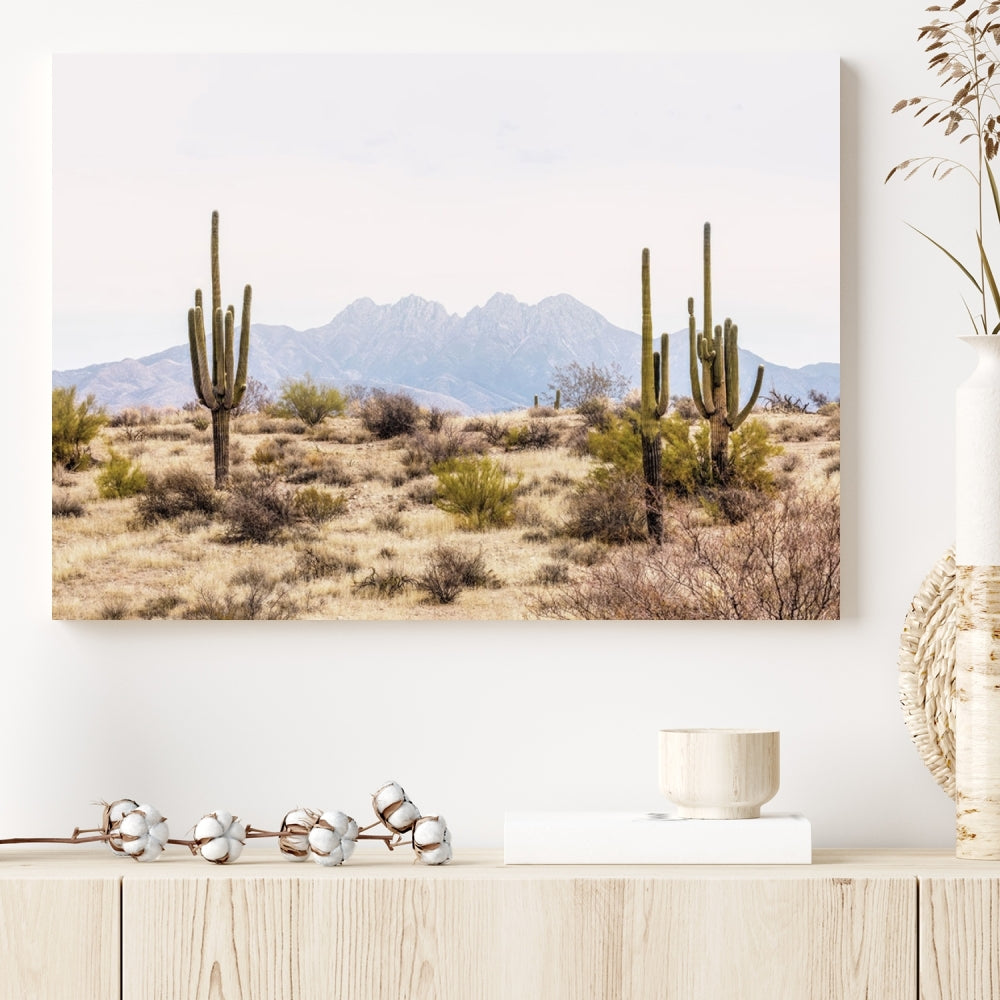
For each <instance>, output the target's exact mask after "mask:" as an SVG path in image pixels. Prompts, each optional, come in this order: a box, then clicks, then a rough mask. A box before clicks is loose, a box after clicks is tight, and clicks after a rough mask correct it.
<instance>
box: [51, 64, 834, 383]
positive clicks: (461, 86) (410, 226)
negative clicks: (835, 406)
mask: <svg viewBox="0 0 1000 1000" xmlns="http://www.w3.org/2000/svg"><path fill="white" fill-rule="evenodd" d="M838 88H839V66H838V61H837V58H836V57H835V56H833V55H829V56H826V55H820V56H817V55H816V54H807V55H795V54H787V53H785V54H774V55H771V54H765V55H762V54H756V55H749V54H748V55H746V56H741V55H733V54H731V53H726V54H721V55H716V56H702V55H677V54H670V55H669V56H662V57H658V56H643V55H628V56H626V55H617V56H616V55H533V56H497V55H482V56H474V55H468V56H454V55H442V56H418V55H391V56H390V55H382V56H363V55H316V56H311V55H304V56H288V55H246V56H237V55H221V56H156V55H142V56H121V55H57V56H55V57H54V59H53V213H54V214H53V219H54V234H53V257H54V260H53V267H54V273H53V298H54V301H53V365H54V367H55V368H57V369H64V368H75V367H81V366H83V365H87V364H92V363H94V362H97V361H108V360H116V359H119V358H123V357H139V356H141V355H144V354H149V353H152V352H154V351H158V350H161V349H163V348H166V347H170V346H173V345H174V344H178V343H182V342H184V341H185V340H186V337H187V318H186V317H187V309H188V307H189V306H190V305H191V304H193V296H194V289H195V287H203V288H206V287H207V286H209V284H210V271H209V228H210V218H211V213H212V210H213V209H218V210H219V212H220V216H221V270H222V288H223V296H224V299H225V301H226V303H229V302H233V303H235V304H236V305H237V313H238V312H239V308H238V307H239V303H240V301H241V295H242V288H243V285H244V284H246V283H250V284H252V285H253V288H254V309H253V322H254V323H273V324H285V325H288V326H292V327H295V328H297V329H307V328H309V327H315V326H320V325H322V324H324V323H326V322H328V321H329V320H330V319H332V318H333V316H334V315H336V313H338V312H339V311H340V310H341V309H342V308H343V307H344V306H346V305H347V304H348V303H350V302H352V301H354V300H355V299H357V298H361V297H362V296H368V297H370V298H372V299H374V300H375V301H376V302H379V303H384V302H394V301H396V300H397V299H399V298H401V297H403V296H405V295H409V294H416V295H420V296H422V297H424V298H427V299H434V300H437V301H439V302H441V303H443V304H444V306H445V307H446V309H448V310H449V311H450V312H456V313H461V314H464V313H466V312H468V310H469V309H471V308H472V307H473V306H476V305H481V304H483V303H484V302H485V301H486V300H487V299H488V298H489V297H490V296H491V295H492V294H493V293H495V292H498V291H500V292H509V293H511V294H513V295H515V296H516V297H517V298H518V299H520V300H521V301H523V302H529V303H534V302H537V301H538V300H539V299H542V298H544V297H546V296H549V295H554V294H558V293H561V292H568V293H569V294H570V295H573V296H575V297H576V298H578V299H580V300H581V301H583V302H585V303H586V304H587V305H589V306H592V307H593V308H594V309H596V310H597V311H598V312H600V313H602V314H603V315H604V316H606V317H607V318H608V319H609V320H610V321H611V322H613V323H615V324H617V325H619V326H622V327H625V328H626V329H630V330H636V331H637V330H638V329H639V325H640V319H641V304H640V281H639V265H640V258H641V251H642V248H643V247H649V249H650V256H651V262H652V265H651V269H652V299H653V315H654V324H655V326H656V329H657V331H658V332H659V331H660V330H668V331H674V330H678V329H682V328H686V325H687V307H686V302H687V297H688V296H689V295H694V296H695V300H696V311H697V313H698V314H699V315H700V304H701V240H702V226H703V224H704V222H706V221H710V222H711V223H712V231H713V287H714V296H713V298H714V304H715V312H716V317H717V318H718V319H720V320H721V318H722V317H723V316H724V315H732V316H733V318H734V319H735V320H736V321H737V322H738V323H739V327H740V343H741V346H743V347H746V348H748V349H750V350H752V351H754V352H756V353H758V354H761V355H762V356H764V357H765V358H767V359H768V360H771V361H773V362H776V363H783V364H790V365H801V364H806V363H809V362H813V361H836V360H839V254H840V247H839V237H840V215H839V213H840V196H839V145H838V143H839V130H840V103H839V89H838Z"/></svg>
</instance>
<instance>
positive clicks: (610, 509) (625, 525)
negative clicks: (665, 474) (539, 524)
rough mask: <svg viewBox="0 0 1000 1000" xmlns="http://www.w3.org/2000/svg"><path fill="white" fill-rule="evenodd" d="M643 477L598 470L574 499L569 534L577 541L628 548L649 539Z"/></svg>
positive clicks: (578, 489)
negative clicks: (631, 544)
mask: <svg viewBox="0 0 1000 1000" xmlns="http://www.w3.org/2000/svg"><path fill="white" fill-rule="evenodd" d="M644 488H645V484H644V483H643V480H642V475H641V473H636V472H634V471H633V472H623V471H622V470H620V469H617V468H614V467H607V466H602V467H601V468H599V469H594V471H593V472H591V473H590V474H589V475H588V476H587V477H586V478H585V479H584V480H583V482H581V483H580V484H579V485H578V486H577V487H576V488H575V489H574V490H573V493H572V496H571V497H570V501H569V504H570V514H569V517H568V519H567V521H566V532H567V533H568V534H569V535H571V536H572V537H574V538H584V539H595V540H597V541H600V542H605V543H607V544H609V545H624V544H626V543H628V542H637V541H640V540H642V539H644V538H646V514H645V506H644V499H643V490H644Z"/></svg>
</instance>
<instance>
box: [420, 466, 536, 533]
mask: <svg viewBox="0 0 1000 1000" xmlns="http://www.w3.org/2000/svg"><path fill="white" fill-rule="evenodd" d="M433 471H434V474H435V475H436V476H437V479H438V487H437V499H436V500H435V503H436V504H437V506H438V507H440V508H441V509H442V510H444V511H447V512H448V513H449V514H454V515H455V516H456V517H457V518H458V520H459V523H460V524H461V526H462V527H463V528H467V529H469V530H471V531H483V530H485V529H487V528H495V527H502V526H503V525H506V524H510V523H511V521H513V520H514V497H515V494H516V493H517V489H518V486H519V485H520V482H521V479H520V476H517V477H515V478H509V477H508V475H507V473H506V472H505V470H504V469H503V467H502V466H501V465H499V464H498V463H497V462H494V461H493V460H492V459H491V458H487V457H485V456H484V457H482V458H452V459H449V460H448V461H447V462H442V463H441V464H440V465H436V466H435V467H434V470H433Z"/></svg>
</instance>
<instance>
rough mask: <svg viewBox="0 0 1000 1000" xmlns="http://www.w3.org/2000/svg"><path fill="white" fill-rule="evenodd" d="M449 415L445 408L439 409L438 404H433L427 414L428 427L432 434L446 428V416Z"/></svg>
mask: <svg viewBox="0 0 1000 1000" xmlns="http://www.w3.org/2000/svg"><path fill="white" fill-rule="evenodd" d="M447 416H448V414H447V413H445V411H444V410H442V409H439V408H438V407H436V406H432V407H431V408H430V411H429V412H428V414H427V429H428V430H429V431H430V432H431V433H432V434H437V433H438V432H439V431H443V430H444V422H445V418H446V417H447Z"/></svg>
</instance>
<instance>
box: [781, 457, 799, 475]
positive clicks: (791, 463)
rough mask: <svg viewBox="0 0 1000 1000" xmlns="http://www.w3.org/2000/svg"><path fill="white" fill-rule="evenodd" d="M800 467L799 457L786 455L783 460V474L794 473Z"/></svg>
mask: <svg viewBox="0 0 1000 1000" xmlns="http://www.w3.org/2000/svg"><path fill="white" fill-rule="evenodd" d="M798 467H799V456H798V455H795V454H791V455H785V456H784V458H782V460H781V471H782V472H794V471H795V469H797V468H798Z"/></svg>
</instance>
